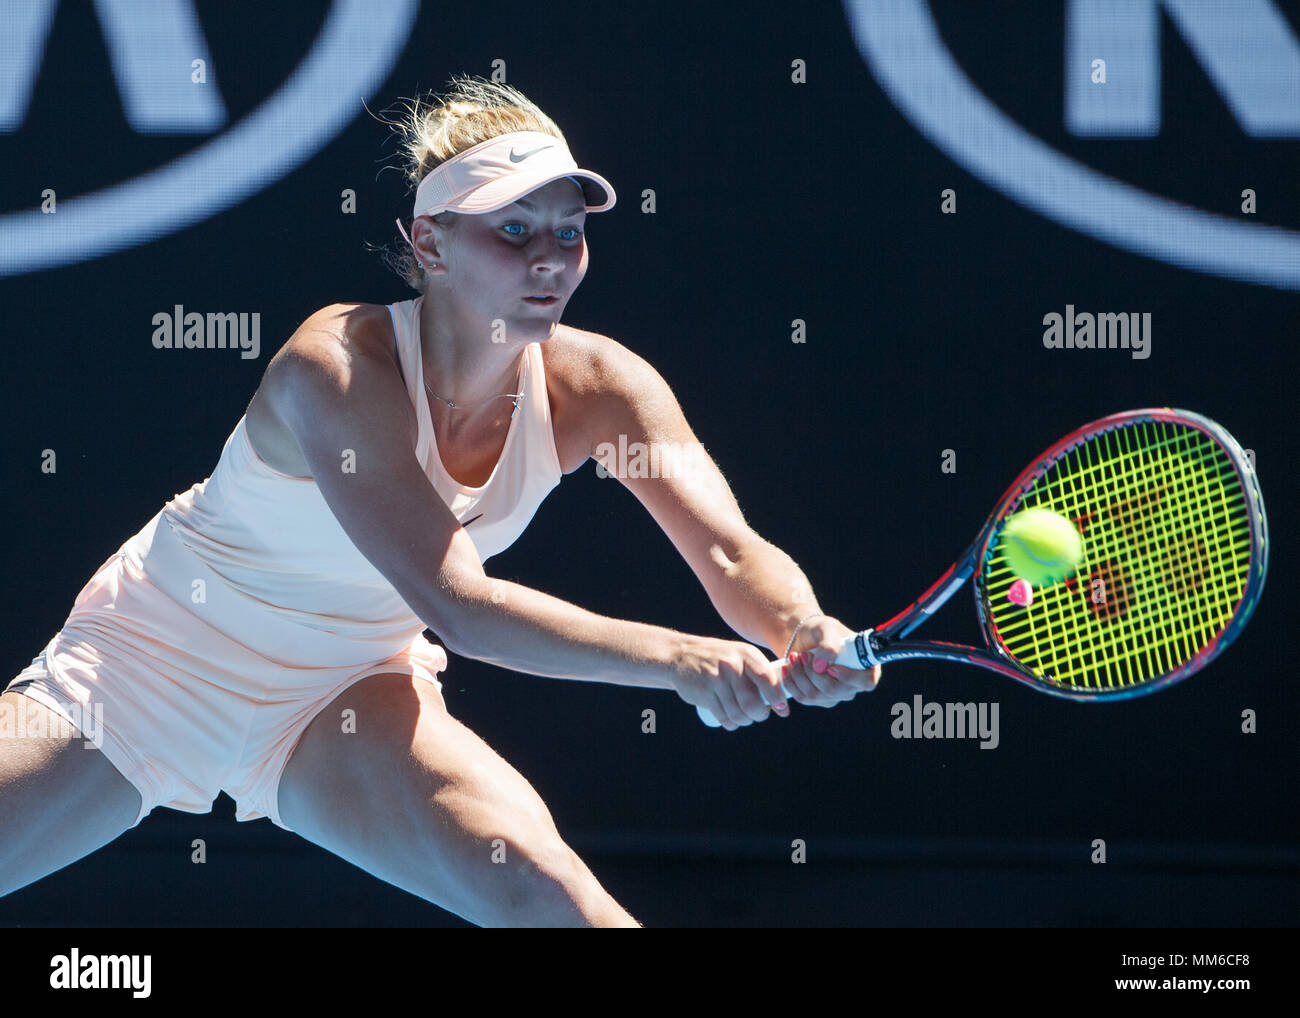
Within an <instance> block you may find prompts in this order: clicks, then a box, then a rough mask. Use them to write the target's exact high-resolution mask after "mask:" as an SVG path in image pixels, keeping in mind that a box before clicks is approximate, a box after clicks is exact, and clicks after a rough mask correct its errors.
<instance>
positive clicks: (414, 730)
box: [279, 673, 638, 926]
mask: <svg viewBox="0 0 1300 1018" xmlns="http://www.w3.org/2000/svg"><path fill="white" fill-rule="evenodd" d="M346 708H351V709H352V710H354V711H355V712H356V728H357V730H356V732H355V733H352V734H348V733H345V732H343V731H342V730H341V729H342V725H341V722H340V717H341V714H342V711H343V710H344V709H346ZM279 809H280V816H281V818H282V819H283V820H284V822H285V823H286V824H288V825H289V826H290V827H291V828H293V830H294V831H296V832H297V833H299V834H301V835H302V836H303V837H304V838H306V839H307V840H309V841H311V842H313V843H315V844H317V845H320V846H321V847H322V848H325V849H328V850H329V851H330V852H333V853H334V854H335V855H337V856H340V857H341V858H343V859H346V860H347V861H348V862H351V863H353V864H354V865H356V866H359V867H361V868H362V869H364V870H366V871H367V872H369V873H372V874H374V875H375V876H377V877H379V878H380V879H381V880H385V881H387V882H388V883H390V884H393V885H395V886H397V887H400V888H402V889H403V890H406V891H410V892H411V893H412V894H416V895H419V896H420V897H421V898H425V899H426V900H428V901H431V902H434V903H435V904H437V905H440V906H441V907H443V908H445V909H447V910H449V911H451V912H454V913H456V914H457V915H459V916H462V917H463V918H465V919H468V920H469V921H470V922H473V923H476V924H478V925H481V926H489V925H491V926H497V925H530V926H559V925H567V926H636V925H638V924H637V923H636V921H635V920H633V919H632V917H631V916H629V915H628V914H627V912H625V911H624V910H623V909H622V908H621V907H620V906H619V905H618V903H617V902H615V901H614V899H613V898H611V897H610V896H609V894H608V893H607V892H606V891H605V889H604V888H602V887H601V886H600V884H599V882H598V881H597V880H596V878H595V877H594V876H593V875H592V873H591V871H590V870H589V869H588V868H587V866H586V865H585V864H584V863H583V862H582V860H581V859H579V858H578V856H577V855H576V854H575V853H574V852H573V850H572V849H570V848H569V846H568V845H566V844H565V843H564V841H563V840H562V839H561V837H560V835H559V832H558V831H557V830H556V829H555V823H554V821H553V820H552V819H551V815H550V812H549V811H548V810H547V808H546V805H545V804H544V803H543V802H542V800H541V798H540V797H539V796H538V794H537V792H536V791H534V790H533V787H532V786H531V785H530V784H529V783H528V782H527V781H526V780H525V779H524V778H523V776H522V775H520V774H519V772H518V771H516V770H515V769H514V768H513V767H511V766H510V765H509V764H508V763H506V761H505V760H503V759H502V758H501V757H500V756H498V755H497V754H496V753H495V752H494V751H493V750H492V749H491V748H490V747H489V746H488V745H487V744H486V743H485V742H483V740H482V739H480V738H479V737H478V736H477V735H475V734H474V733H473V732H471V731H470V730H469V729H468V728H466V727H465V726H464V725H463V724H461V723H460V722H459V721H457V720H456V719H455V718H453V717H451V716H450V715H449V714H448V713H447V711H446V708H445V707H444V706H443V703H442V700H441V699H440V698H439V696H438V694H437V691H436V690H434V689H433V687H431V686H429V685H428V684H427V683H424V682H421V681H419V680H417V679H412V678H411V676H409V675H401V674H394V673H385V674H381V675H373V676H370V677H368V678H366V679H362V680H361V681H360V682H358V683H356V684H355V685H353V686H351V687H349V688H348V689H346V690H344V691H343V693H342V694H340V695H339V697H338V698H336V699H335V701H334V702H333V703H331V704H330V705H329V706H328V707H326V708H325V709H324V710H322V711H321V713H320V714H319V715H318V716H317V717H316V719H315V720H314V721H313V722H312V723H311V725H310V726H309V727H308V729H307V731H306V732H305V733H304V735H303V737H302V740H301V741H300V742H299V744H298V746H297V748H296V749H295V750H294V753H293V756H292V757H291V758H290V760H289V763H288V766H287V767H286V769H285V773H284V775H283V777H282V778H281V782H280V791H279Z"/></svg>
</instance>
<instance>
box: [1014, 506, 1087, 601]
mask: <svg viewBox="0 0 1300 1018" xmlns="http://www.w3.org/2000/svg"><path fill="white" fill-rule="evenodd" d="M998 549H999V550H1000V551H1001V552H1002V561H1003V562H1005V563H1006V564H1007V568H1008V569H1010V570H1011V571H1012V572H1013V573H1015V574H1016V575H1017V576H1018V577H1020V578H1021V579H1022V580H1024V581H1026V582H1027V583H1031V584H1033V585H1034V586H1035V587H1045V586H1047V585H1048V584H1051V583H1059V582H1060V581H1061V580H1063V579H1065V578H1066V577H1067V576H1069V575H1070V574H1072V573H1073V572H1074V571H1075V570H1076V569H1078V568H1079V563H1080V561H1082V559H1083V538H1081V537H1080V536H1079V532H1078V531H1077V530H1075V529H1074V524H1073V523H1071V522H1070V521H1069V520H1067V519H1066V518H1065V517H1064V516H1060V515H1058V514H1057V513H1054V512H1051V511H1049V510H1047V509H1025V510H1023V511H1022V512H1018V513H1016V514H1015V515H1014V516H1012V517H1011V518H1010V519H1008V520H1007V522H1006V525H1005V526H1004V527H1003V528H1002V534H1001V536H1000V537H999V539H998Z"/></svg>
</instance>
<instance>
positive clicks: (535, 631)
mask: <svg viewBox="0 0 1300 1018" xmlns="http://www.w3.org/2000/svg"><path fill="white" fill-rule="evenodd" d="M484 583H485V584H486V587H484V586H483V585H481V584H475V585H474V587H473V588H472V589H470V590H463V591H460V592H459V593H458V595H457V596H455V598H454V600H453V607H452V608H451V610H445V609H444V611H442V612H440V615H441V616H442V617H443V618H444V619H446V620H447V623H448V624H447V629H448V631H447V632H445V633H442V632H440V633H439V636H440V637H442V638H443V639H444V640H445V641H446V643H447V645H448V649H450V650H452V651H454V652H455V653H457V654H461V655H463V656H464V657H470V658H474V659H476V660H479V661H487V662H490V663H491V664H495V665H499V666H501V667H502V668H510V669H512V670H514V671H520V672H528V673H530V674H533V675H544V676H548V677H551V678H558V679H586V680H590V681H595V682H609V683H613V684H615V685H622V686H645V687H650V688H654V689H673V688H674V685H673V682H672V667H673V662H674V661H676V660H677V658H678V656H679V655H680V653H681V648H682V647H683V646H684V645H685V644H686V642H687V641H689V639H690V637H689V636H687V635H686V634H684V633H679V632H676V631H675V630H672V629H666V628H664V627H662V626H652V625H646V624H644V623H640V622H629V621H626V620H622V619H614V618H609V617H607V616H604V615H597V614H595V613H594V612H589V611H587V610H586V609H584V608H579V607H578V606H577V605H574V604H570V603H569V602H567V601H562V600H560V599H559V598H557V597H552V596H551V595H549V594H545V593H543V592H541V591H539V590H534V589H532V588H531V587H525V586H522V585H520V584H518V583H511V582H509V581H506V580H494V579H488V578H484Z"/></svg>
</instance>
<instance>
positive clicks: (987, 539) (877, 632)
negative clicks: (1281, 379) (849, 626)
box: [845, 407, 1268, 701]
mask: <svg viewBox="0 0 1300 1018" xmlns="http://www.w3.org/2000/svg"><path fill="white" fill-rule="evenodd" d="M1141 421H1156V422H1161V423H1166V424H1177V425H1182V426H1190V427H1194V428H1196V429H1197V430H1199V431H1201V432H1203V433H1204V434H1206V435H1208V436H1209V437H1210V438H1212V439H1213V440H1214V441H1215V442H1217V443H1218V444H1219V445H1220V446H1221V447H1222V448H1223V449H1224V450H1226V452H1227V454H1228V458H1229V460H1230V461H1231V463H1232V465H1233V468H1234V469H1235V470H1236V472H1237V476H1238V480H1239V481H1240V483H1241V487H1242V491H1243V492H1244V493H1245V505H1246V509H1247V513H1248V515H1249V524H1250V538H1251V569H1250V572H1249V574H1248V576H1247V581H1246V587H1245V589H1244V590H1243V591H1242V595H1241V599H1240V600H1239V601H1238V603H1237V606H1236V608H1235V610H1234V612H1233V616H1232V619H1231V620H1230V621H1229V623H1228V625H1227V626H1226V627H1225V628H1224V630H1223V632H1221V633H1219V634H1217V635H1216V636H1215V637H1214V638H1213V639H1211V640H1210V641H1209V642H1208V643H1207V644H1206V645H1205V646H1204V647H1203V648H1201V650H1200V651H1198V652H1197V653H1196V654H1195V655H1194V656H1193V657H1191V658H1190V659H1189V660H1187V661H1186V662H1184V663H1183V664H1182V665H1180V666H1179V667H1178V668H1176V669H1174V670H1173V671H1171V672H1169V673H1168V674H1166V675H1162V676H1159V677H1157V678H1154V679H1152V680H1151V681H1149V682H1144V683H1141V684H1139V685H1135V686H1126V687H1117V688H1114V689H1103V688H1099V689H1095V690H1080V689H1076V688H1072V687H1069V686H1065V685H1063V684H1060V683H1056V682H1053V681H1052V680H1051V679H1048V678H1045V677H1042V676H1039V675H1036V674H1035V673H1034V672H1032V671H1031V670H1029V669H1028V668H1025V667H1024V666H1023V665H1021V664H1020V663H1019V662H1018V661H1016V660H1015V659H1014V658H1013V657H1012V656H1011V655H1010V653H1008V652H1007V651H1006V650H1005V649H1004V648H1003V647H1002V644H1001V643H1000V641H999V640H998V638H997V636H996V635H995V633H994V632H993V628H992V621H991V619H990V617H989V612H988V606H987V603H986V595H985V591H984V587H983V584H982V582H981V580H980V576H982V573H983V570H982V568H981V566H982V564H983V563H984V562H985V561H987V559H988V558H989V556H991V555H992V553H993V550H994V549H995V548H996V544H997V539H998V537H999V535H1000V534H1001V531H1002V526H1003V525H1004V524H1005V522H1006V518H1007V517H1008V516H1010V515H1012V514H1013V513H1014V512H1016V511H1018V508H1019V506H1020V503H1021V500H1022V499H1023V498H1024V497H1025V495H1027V494H1028V493H1029V492H1030V491H1031V490H1032V489H1033V487H1034V485H1035V484H1036V483H1037V481H1038V479H1039V478H1040V477H1042V475H1043V474H1044V473H1046V472H1047V471H1048V470H1049V469H1051V467H1052V466H1053V465H1055V464H1056V462H1057V461H1058V460H1060V459H1061V458H1062V457H1064V456H1065V455H1066V454H1068V453H1069V452H1071V451H1072V450H1073V449H1075V448H1076V447H1077V446H1079V445H1080V444H1082V443H1083V442H1084V441H1086V440H1087V439H1089V438H1091V437H1092V436H1094V435H1098V434H1102V433H1104V432H1107V431H1111V430H1114V429H1115V428H1117V427H1121V426H1124V425H1127V424H1133V423H1138V422H1141ZM1267 572H1268V521H1267V517H1266V515H1265V513H1264V500H1263V496H1262V494H1261V492H1260V488H1259V479H1258V477H1257V476H1256V474H1255V471H1254V468H1253V467H1252V466H1251V464H1250V460H1249V458H1248V457H1247V456H1246V454H1245V452H1244V450H1243V449H1242V448H1241V446H1240V445H1239V444H1238V443H1237V440H1236V439H1235V438H1233V437H1232V435H1231V434H1229V433H1228V431H1227V430H1226V429H1224V428H1223V427H1222V426H1220V425H1219V424H1217V423H1215V422H1214V421H1212V420H1210V419H1209V418H1207V417H1203V416H1202V415H1200V414H1197V413H1194V412H1192V411H1189V410H1178V409H1174V408H1171V407H1156V408H1148V409H1144V410H1127V411H1124V412H1122V413H1117V414H1111V415H1109V416H1107V417H1103V418H1100V419H1099V420H1096V421H1092V422H1091V423H1089V424H1085V425H1083V426H1082V427H1080V428H1077V429H1076V430H1075V431H1073V432H1071V433H1070V434H1068V435H1066V436H1065V437H1064V438H1062V439H1060V440H1059V441H1058V442H1056V443H1055V444H1054V445H1052V446H1051V447H1050V448H1049V449H1047V450H1046V451H1045V452H1043V453H1042V454H1041V455H1039V456H1038V457H1036V458H1035V459H1034V461H1033V462H1032V463H1031V464H1030V465H1029V466H1028V467H1026V468H1025V469H1024V470H1023V471H1022V472H1021V474H1020V476H1019V477H1017V478H1016V479H1015V480H1014V481H1012V482H1011V485H1010V486H1009V487H1008V488H1007V490H1006V492H1005V493H1004V494H1003V495H1002V497H1001V498H1000V499H998V502H997V506H996V508H995V509H994V510H993V511H992V512H991V513H990V514H989V516H988V519H987V520H986V521H985V523H984V526H983V527H982V528H981V530H980V533H979V535H978V536H977V537H976V538H975V540H974V541H972V542H971V544H970V547H968V548H967V549H966V551H965V552H964V553H963V554H962V556H961V557H960V558H958V559H957V561H956V562H954V563H953V564H952V565H951V566H950V567H949V568H948V570H947V571H946V572H945V573H944V574H943V575H942V576H940V577H939V579H937V580H936V581H935V582H934V583H933V584H931V585H930V587H929V589H928V590H926V592H925V593H924V594H922V595H921V596H920V597H918V598H917V599H916V600H915V601H913V602H912V603H911V604H910V605H908V606H907V607H906V608H904V609H903V610H902V611H901V612H899V613H898V614H897V615H895V616H894V617H893V618H891V619H889V620H888V621H887V622H884V623H882V624H881V625H879V626H877V627H876V628H875V629H868V630H864V631H863V632H861V633H858V634H857V635H856V636H855V637H854V638H853V640H851V641H849V645H848V647H846V648H845V650H846V651H847V652H851V653H852V656H853V657H855V658H856V660H857V663H856V667H859V668H870V667H872V666H874V665H876V664H884V663H885V662H888V661H899V660H903V659H906V658H932V659H937V660H944V661H957V662H961V663H963V664H972V665H976V666H978V667H980V668H985V669H988V670H989V671H993V672H997V673H998V674H999V675H1004V676H1006V677H1007V678H1009V679H1014V680H1016V681H1017V682H1020V683H1023V684H1024V685H1027V686H1030V687H1032V688H1033V689H1035V690H1038V691H1040V692H1044V693H1048V694H1050V695H1053V696H1059V697H1064V698H1066V699H1069V700H1080V701H1098V700H1127V699H1131V698H1132V697H1135V696H1145V695H1146V694H1148V693H1154V692H1156V691H1157V690H1159V689H1163V688H1165V687H1166V686H1169V685H1172V684H1173V683H1175V682H1178V681H1180V680H1181V679H1185V678H1187V676H1189V675H1191V674H1193V673H1194V672H1197V671H1200V670H1201V669H1202V668H1204V667H1205V666H1206V665H1207V664H1209V663H1210V662H1211V661H1212V660H1214V658H1216V657H1217V656H1218V655H1219V654H1221V653H1222V652H1223V651H1224V649H1225V648H1226V647H1227V646H1228V645H1229V644H1230V643H1232V641H1233V640H1235V639H1236V638H1237V636H1238V635H1239V634H1240V633H1241V630H1242V629H1243V628H1244V627H1245V625H1246V623H1247V622H1248V621H1249V620H1250V616H1251V613H1252V612H1253V611H1254V610H1255V605H1256V603H1257V602H1258V601H1259V596H1260V593H1261V592H1262V591H1263V589H1264V579H1265V576H1266V575H1267ZM972 578H974V582H973V583H972V590H973V593H974V596H975V612H976V616H977V618H978V619H979V625H980V632H981V635H982V636H983V638H984V647H982V648H980V647H970V646H966V645H964V644H958V643H944V642H941V641H937V640H934V641H932V640H908V639H906V637H907V636H908V634H910V633H911V632H913V631H914V630H915V629H916V628H917V627H918V626H920V625H921V624H922V623H923V622H925V620H926V619H928V618H929V617H930V616H931V615H933V614H934V613H935V612H936V611H938V610H939V609H940V608H941V607H942V606H943V605H944V603H945V602H947V601H948V600H949V599H950V598H951V597H952V596H953V595H954V594H956V593H957V591H958V590H960V589H961V588H962V587H963V586H964V585H965V584H966V583H967V582H968V581H971V580H972Z"/></svg>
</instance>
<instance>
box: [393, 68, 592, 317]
mask: <svg viewBox="0 0 1300 1018" xmlns="http://www.w3.org/2000/svg"><path fill="white" fill-rule="evenodd" d="M450 84H451V90H450V91H448V92H446V93H444V94H443V95H436V94H434V93H432V92H430V93H427V94H426V95H424V96H423V97H421V96H417V97H415V98H413V99H409V100H403V101H402V102H403V105H402V112H401V114H400V116H399V117H398V118H397V119H396V120H384V123H386V124H388V125H389V126H390V127H393V128H394V129H395V130H396V131H397V132H398V133H399V134H400V138H401V140H400V145H399V153H400V157H401V159H402V163H403V165H402V171H403V174H404V176H405V178H406V182H407V184H408V185H409V187H408V191H409V192H410V193H412V194H413V193H414V191H415V189H416V188H417V187H419V185H420V181H422V180H423V179H424V178H425V177H426V176H428V174H429V173H430V172H431V171H432V170H434V169H435V168H436V167H437V166H438V165H440V164H441V163H443V162H445V161H446V160H448V159H451V158H452V157H453V156H456V155H459V154H460V153H461V152H464V151H465V150H466V149H469V148H473V147H474V146H475V145H478V144H480V143H481V142H484V141H487V140H489V139H490V138H496V137H499V136H500V135H503V134H509V133H511V132H512V131H540V132H542V133H543V134H550V135H554V136H555V137H556V138H559V139H560V140H561V141H564V143H565V144H566V145H567V144H568V142H567V140H565V137H564V133H563V132H562V131H561V130H560V128H559V127H558V126H557V125H556V123H555V121H554V120H552V119H551V118H550V117H548V116H547V115H546V114H545V113H543V112H542V110H541V109H540V108H539V107H538V106H537V105H536V104H535V103H534V102H532V100H530V99H529V98H528V97H527V96H526V95H524V94H523V93H522V92H520V91H519V90H518V89H517V88H512V87H511V86H510V85H507V84H504V83H503V82H496V81H490V80H489V79H487V78H483V77H472V76H470V75H454V76H453V77H452V78H451V82H450ZM381 119H383V118H381ZM409 216H410V213H409V212H407V213H406V214H405V215H404V216H403V217H402V222H403V225H404V226H405V227H406V230H407V233H410V232H411V225H410V224H411V221H412V220H411V219H410V218H408V217H409ZM457 217H458V213H455V212H442V213H439V214H438V215H436V216H434V217H433V218H434V220H435V221H436V222H438V223H442V224H445V225H451V224H452V223H454V222H455V219H456V218H457ZM398 239H399V242H400V246H399V247H398V249H397V251H396V252H394V251H393V250H392V249H391V247H389V245H384V246H382V247H381V248H380V250H381V251H382V256H381V257H382V259H383V261H384V264H386V265H387V266H388V267H389V268H391V269H392V270H393V271H394V272H396V273H397V274H398V275H399V276H401V277H402V279H403V280H405V281H406V283H407V284H408V285H409V286H410V287H411V288H412V289H414V290H417V291H419V292H420V293H423V292H424V267H423V266H422V265H421V264H420V263H419V261H418V260H417V259H416V257H415V255H414V253H413V252H412V251H411V248H410V245H408V244H407V243H406V241H405V240H402V239H401V238H400V237H399V238H398Z"/></svg>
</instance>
